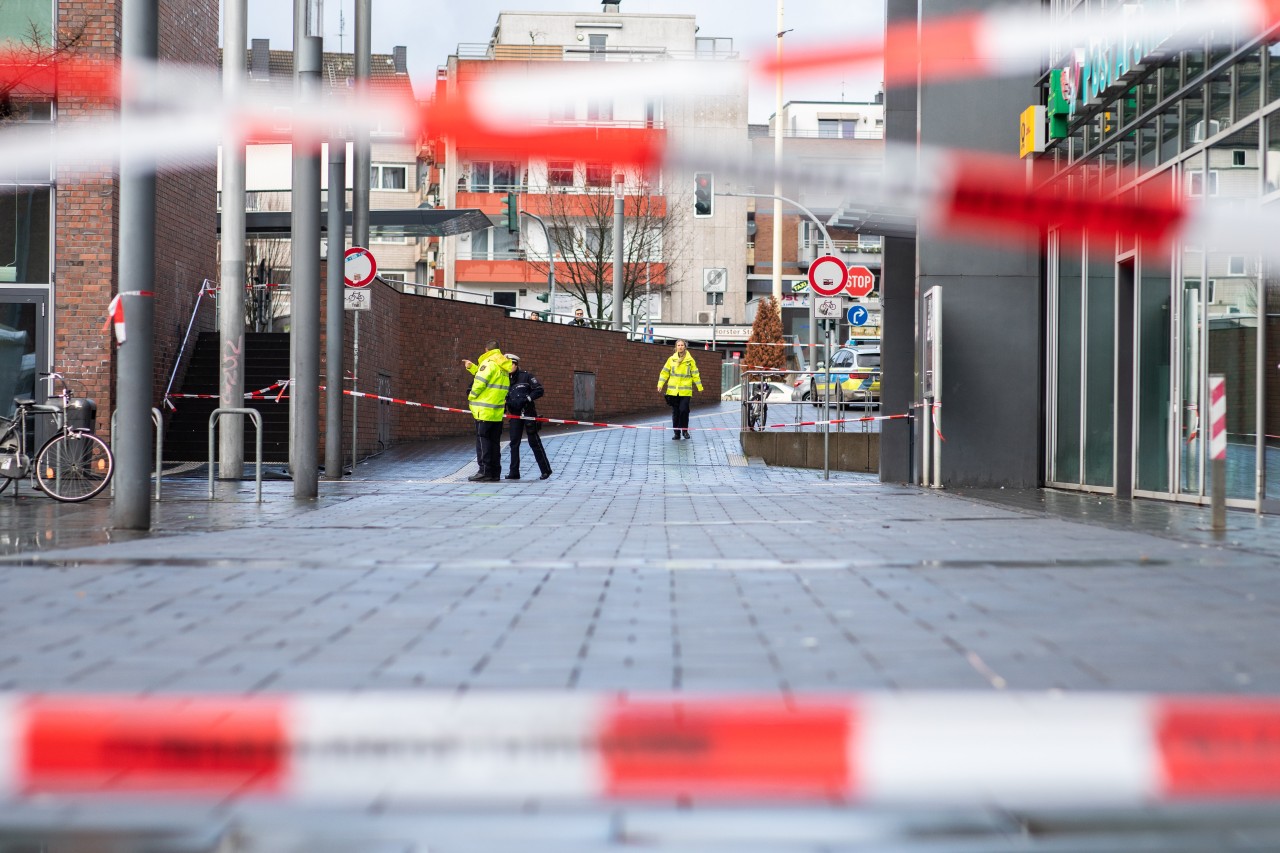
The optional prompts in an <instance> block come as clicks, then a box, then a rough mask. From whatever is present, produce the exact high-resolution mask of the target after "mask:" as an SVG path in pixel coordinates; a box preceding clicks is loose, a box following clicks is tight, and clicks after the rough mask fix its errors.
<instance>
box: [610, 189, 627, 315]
mask: <svg viewBox="0 0 1280 853" xmlns="http://www.w3.org/2000/svg"><path fill="white" fill-rule="evenodd" d="M625 205H626V197H625V196H624V195H623V192H622V181H621V179H620V178H614V185H613V330H614V331H615V332H621V331H622V217H623V211H624V207H625Z"/></svg>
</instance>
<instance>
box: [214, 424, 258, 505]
mask: <svg viewBox="0 0 1280 853" xmlns="http://www.w3.org/2000/svg"><path fill="white" fill-rule="evenodd" d="M224 415H248V416H249V420H251V421H253V426H254V433H253V435H254V449H255V450H256V451H257V457H258V458H257V468H258V472H257V476H256V477H255V480H256V482H257V488H258V503H262V415H261V414H259V413H258V410H257V409H249V408H237V407H228V408H225V409H214V410H213V411H212V412H211V413H210V414H209V500H213V469H214V465H215V464H216V463H215V462H214V458H213V457H214V447H213V439H214V434H215V432H216V431H217V428H218V421H220V420H221V419H222V417H223V416H224Z"/></svg>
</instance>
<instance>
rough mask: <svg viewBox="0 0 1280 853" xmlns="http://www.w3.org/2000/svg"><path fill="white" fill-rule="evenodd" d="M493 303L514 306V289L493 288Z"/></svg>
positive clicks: (504, 306) (505, 306)
mask: <svg viewBox="0 0 1280 853" xmlns="http://www.w3.org/2000/svg"><path fill="white" fill-rule="evenodd" d="M493 304H494V305H501V306H502V307H503V308H515V307H516V292H515V291H514V290H495V291H494V292H493Z"/></svg>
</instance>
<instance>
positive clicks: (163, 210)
mask: <svg viewBox="0 0 1280 853" xmlns="http://www.w3.org/2000/svg"><path fill="white" fill-rule="evenodd" d="M58 22H59V33H60V38H62V39H63V40H64V41H66V40H69V39H71V38H77V39H78V42H77V44H76V46H75V51H74V52H75V55H76V56H77V57H78V58H85V59H97V60H101V61H104V62H108V63H111V62H114V61H116V59H118V57H119V55H120V36H119V33H120V27H121V21H120V2H119V0H59V2H58ZM159 23H160V27H159V49H160V57H161V60H162V61H173V62H180V63H184V64H195V65H202V66H206V67H208V68H210V69H214V68H216V67H217V42H218V2H217V0H184V2H182V3H162V4H160V22H159ZM113 113H114V107H113V105H111V104H102V103H93V102H89V101H85V100H81V99H77V98H74V97H70V96H68V95H67V94H65V93H61V94H60V95H59V98H58V124H59V125H60V126H66V125H75V124H77V123H79V122H84V121H88V120H95V119H107V118H111V117H112V116H113ZM215 154H216V149H215V146H214V145H212V144H211V145H210V146H209V150H208V153H207V155H203V156H200V157H197V158H193V159H189V160H186V161H172V160H171V161H167V162H165V163H164V164H163V166H162V168H163V171H162V172H161V174H160V176H159V177H158V179H157V186H156V266H155V293H156V299H155V311H156V318H155V359H156V369H155V372H154V396H155V400H156V401H157V402H158V401H159V400H160V398H161V395H162V394H163V392H164V388H165V385H166V384H167V383H168V379H169V375H170V372H171V370H172V367H173V362H174V359H175V358H176V356H177V353H178V350H179V347H180V346H181V343H182V337H183V334H184V333H185V331H186V326H187V323H188V322H189V321H190V319H191V311H192V306H193V304H194V303H195V301H196V299H197V298H198V297H197V294H198V292H199V286H200V282H201V281H202V279H204V278H205V277H213V278H216V274H217V269H216V263H217V262H216V256H215V248H216V239H217V236H216V226H215V211H216V207H215V205H216V184H215V176H216V172H215ZM56 180H57V187H56V190H55V194H54V204H55V211H56V214H55V223H56V232H55V237H54V296H53V315H54V327H53V343H54V362H53V363H54V367H55V368H56V369H58V370H61V371H63V372H65V373H67V374H68V375H70V376H75V377H78V378H80V379H81V380H82V381H83V382H84V387H85V393H86V394H87V395H88V396H90V397H93V398H95V399H96V400H97V401H98V428H99V431H100V432H104V433H105V430H106V429H107V424H108V418H109V417H110V413H111V410H112V408H114V405H115V404H114V396H115V395H114V381H115V380H114V362H115V345H114V343H113V338H111V336H110V334H109V333H107V332H104V331H103V322H104V320H105V318H106V310H107V304H108V303H109V302H110V301H111V296H112V294H114V293H115V291H116V279H117V275H118V272H119V265H118V239H119V212H120V207H119V203H120V192H119V183H118V180H117V178H116V175H115V163H114V160H103V161H100V162H96V163H95V162H87V161H86V162H80V163H76V164H73V165H72V166H70V167H68V166H61V167H60V168H59V170H58V172H57V175H56ZM126 289H128V288H126ZM210 304H211V303H210ZM212 322H213V311H212V310H209V309H202V310H201V312H200V316H199V320H198V323H197V329H196V330H197V331H198V330H200V329H210V328H212ZM193 335H194V331H193Z"/></svg>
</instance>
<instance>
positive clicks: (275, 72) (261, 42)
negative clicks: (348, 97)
mask: <svg viewBox="0 0 1280 853" xmlns="http://www.w3.org/2000/svg"><path fill="white" fill-rule="evenodd" d="M267 45H268V41H267V40H266V39H254V40H253V46H252V47H250V48H249V50H247V51H245V68H247V69H248V71H249V79H250V81H251V82H258V81H267V82H270V83H274V84H278V85H285V84H287V85H292V84H293V51H291V50H271V49H270V48H269V47H268V46H267ZM405 51H406V49H405V48H403V47H397V48H396V52H395V53H375V54H373V55H372V56H371V57H370V66H369V80H370V85H371V87H372V88H374V89H376V90H379V91H384V92H402V93H407V94H409V95H410V96H412V95H413V82H412V80H410V78H409V73H408V70H407V68H406V66H405ZM397 59H398V60H399V67H397ZM264 66H265V69H266V70H265V74H264V73H263V68H264ZM218 68H219V70H221V68H222V49H221V48H219V49H218ZM355 76H356V72H355V55H354V54H352V53H329V52H325V53H323V54H321V59H320V79H321V81H322V82H323V83H324V84H325V85H326V86H328V87H329V88H330V89H346V88H348V87H349V86H351V85H352V84H353V82H354V80H355Z"/></svg>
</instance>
